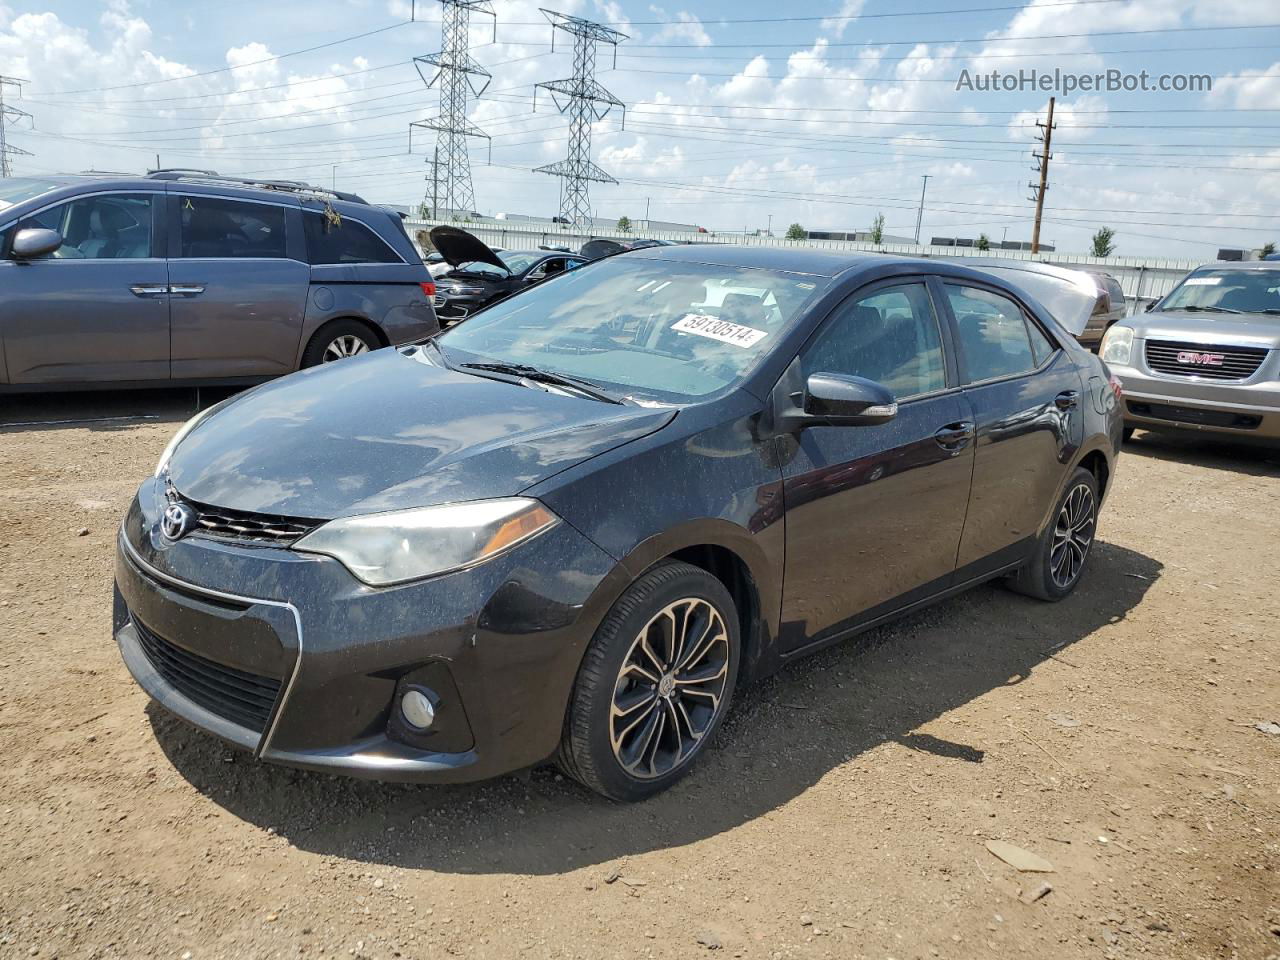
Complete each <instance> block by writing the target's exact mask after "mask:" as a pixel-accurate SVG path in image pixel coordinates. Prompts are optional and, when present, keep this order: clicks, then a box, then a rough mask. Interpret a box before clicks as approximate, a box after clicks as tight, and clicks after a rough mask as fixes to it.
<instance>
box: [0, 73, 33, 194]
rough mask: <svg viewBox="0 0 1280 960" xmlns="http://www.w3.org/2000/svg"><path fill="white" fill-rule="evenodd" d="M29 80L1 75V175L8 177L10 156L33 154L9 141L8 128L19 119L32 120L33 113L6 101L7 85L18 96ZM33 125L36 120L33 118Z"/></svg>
mask: <svg viewBox="0 0 1280 960" xmlns="http://www.w3.org/2000/svg"><path fill="white" fill-rule="evenodd" d="M27 82H28V81H26V80H22V79H19V78H18V77H3V76H0V177H4V178H7V177H8V176H9V173H10V167H9V158H10V157H29V156H31V154H30V153H29V152H28V151H26V150H23V149H22V148H21V147H15V146H14V145H13V144H11V143H10V142H9V139H8V128H9V127H10V125H12V124H15V123H17V122H18V121H19V120H22V119H27V120H31V114H29V113H27V111H25V110H20V109H18V108H17V107H15V106H14V105H13V104H11V103H5V99H4V92H5V87H13V89H14V90H15V91H16V92H17V94H18V96H21V95H22V85H23V84H24V83H27ZM31 125H32V126H33V127H34V126H35V121H34V120H32V124H31Z"/></svg>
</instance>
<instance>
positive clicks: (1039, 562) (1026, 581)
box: [1011, 467, 1098, 600]
mask: <svg viewBox="0 0 1280 960" xmlns="http://www.w3.org/2000/svg"><path fill="white" fill-rule="evenodd" d="M1097 525H1098V481H1097V479H1096V478H1095V477H1094V475H1093V474H1092V473H1090V472H1089V471H1088V470H1086V469H1084V468H1083V467H1076V469H1075V472H1074V473H1073V474H1072V475H1071V479H1070V481H1068V483H1067V488H1066V490H1065V491H1064V492H1063V494H1062V496H1061V497H1060V498H1059V500H1058V503H1057V507H1056V509H1055V511H1054V519H1053V522H1052V523H1051V524H1050V525H1049V526H1048V528H1047V529H1046V530H1045V532H1044V534H1043V536H1041V538H1040V542H1039V543H1038V544H1037V546H1036V551H1035V554H1034V555H1033V556H1032V558H1031V559H1030V560H1029V561H1028V562H1027V565H1026V566H1024V567H1023V568H1022V569H1021V570H1019V571H1018V572H1017V573H1016V574H1015V575H1014V578H1013V581H1012V583H1011V586H1012V587H1013V589H1014V590H1017V591H1018V592H1019V593H1025V594H1027V595H1028V596H1032V597H1038V598H1040V599H1041V600H1061V599H1062V598H1063V597H1065V596H1067V595H1068V594H1069V593H1071V591H1072V590H1074V589H1075V588H1076V584H1078V583H1079V582H1080V577H1081V576H1082V575H1083V574H1084V568H1085V564H1086V563H1087V561H1088V559H1089V554H1090V552H1092V549H1093V538H1094V534H1095V532H1096V530H1097Z"/></svg>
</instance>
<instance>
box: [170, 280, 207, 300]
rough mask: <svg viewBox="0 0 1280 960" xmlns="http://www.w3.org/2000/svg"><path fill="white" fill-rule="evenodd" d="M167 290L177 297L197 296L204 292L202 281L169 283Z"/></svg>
mask: <svg viewBox="0 0 1280 960" xmlns="http://www.w3.org/2000/svg"><path fill="white" fill-rule="evenodd" d="M169 292H170V293H172V294H173V295H174V296H177V297H198V296H200V294H202V293H204V284H203V283H171V284H169Z"/></svg>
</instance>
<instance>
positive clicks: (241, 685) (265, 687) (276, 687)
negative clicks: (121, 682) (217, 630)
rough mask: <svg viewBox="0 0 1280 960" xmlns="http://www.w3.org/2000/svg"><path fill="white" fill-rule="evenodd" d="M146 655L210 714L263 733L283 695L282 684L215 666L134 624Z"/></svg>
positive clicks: (183, 692) (270, 679)
mask: <svg viewBox="0 0 1280 960" xmlns="http://www.w3.org/2000/svg"><path fill="white" fill-rule="evenodd" d="M133 626H134V629H135V630H136V631H137V632H138V641H139V643H140V644H141V646H142V651H143V653H145V654H146V655H147V659H148V660H149V661H151V666H152V667H154V668H155V671H156V673H158V674H160V676H161V677H163V678H164V680H165V682H166V683H168V684H169V686H171V687H173V688H174V689H175V690H177V691H178V692H179V693H181V694H182V695H183V696H184V697H186V698H187V699H188V700H191V701H193V702H194V703H198V704H199V705H200V706H202V707H204V708H205V709H206V710H208V711H209V712H210V713H213V714H216V715H217V716H219V717H222V719H224V720H230V721H231V722H232V723H234V724H237V725H238V726H241V727H245V728H246V729H248V730H252V731H254V732H255V733H262V731H264V730H266V728H267V721H268V720H270V719H271V710H272V708H273V707H274V706H275V703H276V697H278V696H279V695H280V681H279V680H276V679H274V678H272V677H260V676H258V675H257V674H253V673H246V672H245V671H243V670H237V669H236V668H235V667H228V666H225V665H223V664H221V663H214V662H213V661H212V660H206V659H205V658H204V657H201V656H198V655H197V654H194V653H191V652H189V651H187V650H183V649H182V648H180V647H177V646H174V645H173V644H172V643H170V642H169V641H168V640H165V639H164V638H162V637H159V636H157V635H156V634H154V633H152V632H151V631H150V630H148V629H147V628H146V627H145V626H143V625H142V624H141V623H139V622H138V620H137V619H136V618H135V619H134V620H133Z"/></svg>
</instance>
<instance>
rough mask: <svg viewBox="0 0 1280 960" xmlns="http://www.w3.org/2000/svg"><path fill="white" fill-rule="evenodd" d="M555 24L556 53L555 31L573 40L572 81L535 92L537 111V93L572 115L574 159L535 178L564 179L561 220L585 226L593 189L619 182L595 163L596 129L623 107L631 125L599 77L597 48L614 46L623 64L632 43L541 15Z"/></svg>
mask: <svg viewBox="0 0 1280 960" xmlns="http://www.w3.org/2000/svg"><path fill="white" fill-rule="evenodd" d="M542 12H543V14H544V15H545V16H546V18H547V19H548V20H549V21H550V22H551V49H552V52H554V51H555V44H556V31H557V30H563V31H564V32H565V33H567V34H569V35H570V36H572V37H573V76H572V77H571V78H569V79H568V80H550V81H548V82H546V83H540V84H538V85H537V87H535V88H534V94H533V96H534V103H533V106H534V109H535V110H536V109H537V108H538V100H537V98H538V94H537V88H538V87H541V88H542V89H544V90H547V91H549V92H550V93H551V99H552V101H553V102H554V103H555V105H556V108H557V109H558V110H559V111H560V112H561V113H567V114H568V115H569V156H568V157H566V158H565V159H564V160H558V161H556V162H555V163H550V164H547V165H546V166H545V167H538V168H536V169H535V170H534V171H533V172H534V173H549V174H551V175H552V176H553V177H560V178H561V181H560V216H562V217H564V218H565V219H566V220H568V221H569V222H570V223H571V224H573V225H574V226H575V227H580V226H585V225H586V224H588V223H589V222H590V220H591V200H590V197H589V196H588V193H587V187H588V184H590V182H591V181H593V180H594V181H595V182H596V183H617V182H618V181H617V180H615V179H613V177H611V176H609V174H607V173H605V172H604V171H603V170H601V169H600V168H599V167H598V166H596V165H595V164H594V163H593V162H592V161H591V124H593V123H595V122H597V121H599V120H603V119H604V118H605V117H606V116H608V114H609V111H610V110H612V109H613V108H614V107H621V108H622V111H623V113H622V122H623V124H625V123H626V119H627V115H626V110H627V107H626V104H624V103H623V102H622V101H621V100H619V99H618V98H617V97H615V96H614V95H613V94H612V93H610V92H609V91H608V90H606V89H605V88H604V87H602V86H601V85H600V84H599V83H598V82H597V81H596V78H595V73H596V44H598V43H609V44H612V45H613V60H614V66H617V63H618V44H619V43H621V42H622V41H623V40H626V39H627V35H626V34H625V33H619V32H618V31H617V30H612V29H610V28H609V27H606V26H603V25H601V24H599V23H593V22H591V21H590V20H583V19H582V18H581V17H571V16H569V15H568V14H565V13H556V12H555V11H554V10H545V9H543V10H542Z"/></svg>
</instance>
